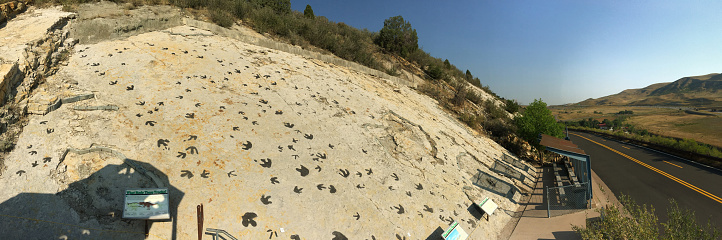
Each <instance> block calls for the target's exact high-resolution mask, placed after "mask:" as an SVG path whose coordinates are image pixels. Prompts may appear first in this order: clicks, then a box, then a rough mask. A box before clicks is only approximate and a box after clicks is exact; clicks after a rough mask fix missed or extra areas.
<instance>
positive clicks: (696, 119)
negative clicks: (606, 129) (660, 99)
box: [628, 113, 722, 147]
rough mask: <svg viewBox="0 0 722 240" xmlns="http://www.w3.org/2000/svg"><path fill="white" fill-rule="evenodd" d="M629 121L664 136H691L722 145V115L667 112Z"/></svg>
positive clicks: (697, 139)
mask: <svg viewBox="0 0 722 240" xmlns="http://www.w3.org/2000/svg"><path fill="white" fill-rule="evenodd" d="M628 122H629V123H631V124H634V125H635V126H639V127H641V128H644V129H647V130H648V131H650V132H652V133H656V134H660V135H664V136H670V137H677V138H689V139H694V140H695V141H697V142H702V143H706V144H710V145H714V146H717V147H722V137H720V136H722V117H718V116H701V115H693V114H684V113H682V114H677V113H675V114H667V115H647V116H637V117H632V118H630V119H629V120H628Z"/></svg>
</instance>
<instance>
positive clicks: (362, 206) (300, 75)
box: [0, 26, 534, 239]
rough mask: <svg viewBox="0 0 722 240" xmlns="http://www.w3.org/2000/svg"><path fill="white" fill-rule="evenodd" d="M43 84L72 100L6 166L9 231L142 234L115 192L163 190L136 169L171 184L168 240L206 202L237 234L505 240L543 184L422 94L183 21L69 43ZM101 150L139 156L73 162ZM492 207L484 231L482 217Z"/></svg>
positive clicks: (215, 218) (32, 130)
mask: <svg viewBox="0 0 722 240" xmlns="http://www.w3.org/2000/svg"><path fill="white" fill-rule="evenodd" d="M34 92H35V93H34V95H33V96H31V99H37V100H38V101H41V100H42V101H46V102H58V101H60V102H61V103H62V105H60V106H59V107H56V108H53V109H51V110H52V111H46V112H45V114H44V115H30V116H29V119H28V124H27V126H25V128H24V130H23V132H22V134H21V135H20V136H19V138H18V142H17V147H16V148H15V150H14V151H12V152H11V153H10V154H9V155H8V156H7V157H6V159H5V165H6V169H5V170H4V171H2V172H0V184H2V186H3V188H1V189H0V213H2V214H5V215H11V217H7V216H5V217H4V216H0V218H2V222H3V224H1V225H0V235H3V236H2V237H3V238H8V239H14V238H20V237H27V236H39V237H40V238H58V237H63V236H65V237H70V238H83V237H88V236H90V238H109V239H129V238H139V237H142V236H143V227H144V226H143V222H142V221H136V220H124V219H121V218H120V216H121V211H122V206H121V205H122V203H121V202H122V197H123V196H122V189H125V188H133V187H155V186H156V185H157V184H153V181H151V180H149V179H147V178H144V177H143V176H144V174H139V173H138V172H137V171H140V170H138V169H139V168H137V167H136V166H142V167H141V168H142V169H146V170H143V171H148V172H150V173H151V174H152V175H154V176H158V177H159V178H160V179H161V181H162V182H163V184H164V185H165V186H167V187H169V188H170V189H171V195H170V201H171V212H172V213H173V214H172V215H173V220H172V221H169V222H155V223H153V224H152V226H151V228H150V235H151V238H159V239H171V238H175V239H194V238H195V236H196V235H197V231H198V230H197V221H196V206H197V205H198V204H203V205H204V212H205V214H204V215H205V217H204V218H205V222H204V227H208V228H219V229H224V230H226V231H227V232H229V233H231V234H232V235H234V236H235V237H237V238H239V239H265V238H271V239H276V238H280V239H289V238H291V239H346V238H348V239H426V238H427V237H429V236H433V235H434V234H439V233H438V229H445V228H446V227H447V226H448V225H449V224H450V223H453V222H454V221H458V222H460V223H461V224H462V226H463V227H464V228H465V229H466V230H467V232H471V231H472V230H474V234H473V235H472V236H473V237H475V239H477V238H478V239H482V238H484V239H497V238H499V237H500V235H499V232H500V231H501V229H502V228H503V227H504V226H505V224H506V223H508V222H509V221H510V219H511V215H510V214H512V213H513V212H514V211H516V209H517V208H518V206H519V205H518V202H519V201H520V199H521V195H522V193H523V192H524V191H527V190H528V189H529V186H531V185H532V183H533V180H534V179H533V176H532V174H533V169H532V168H530V166H529V165H527V164H525V163H523V162H521V161H518V159H514V158H513V157H512V158H504V157H503V156H504V154H508V153H507V151H506V150H504V149H503V148H502V147H501V146H499V145H498V144H496V143H495V142H493V141H491V140H490V139H488V138H486V137H484V136H480V135H478V134H477V133H476V132H474V131H473V130H471V129H469V128H468V127H466V126H465V125H463V124H462V123H460V122H459V121H458V120H457V119H455V118H454V117H453V116H451V115H449V114H448V113H446V112H444V111H443V110H442V109H440V107H439V106H438V104H437V103H436V102H435V101H434V100H432V99H430V98H428V97H426V96H424V95H421V94H419V93H417V92H416V91H415V90H413V89H410V88H408V87H405V86H398V85H392V83H390V82H389V81H386V80H384V79H381V78H378V77H373V76H370V75H367V74H363V73H359V72H356V71H353V70H349V69H347V68H343V67H338V66H336V65H333V64H328V63H325V62H322V61H318V60H312V59H307V58H303V57H300V56H298V55H293V54H289V53H285V52H281V51H277V50H271V49H268V48H263V47H258V46H255V45H250V44H247V43H244V42H240V41H237V40H232V39H229V38H224V37H220V36H217V35H214V34H213V33H212V32H207V31H204V30H201V29H196V28H192V27H187V26H179V27H173V28H170V29H166V30H163V31H154V32H149V33H144V34H140V35H137V36H131V37H129V38H127V39H123V40H113V41H104V42H99V43H95V44H79V45H76V46H74V49H73V50H72V52H71V55H70V56H69V60H68V63H67V66H62V67H60V68H59V70H58V71H57V73H55V74H54V75H52V76H50V77H48V78H47V79H46V81H45V82H44V83H42V84H40V85H38V87H37V89H36V90H35V91H34ZM89 93H92V96H93V97H92V98H89V99H84V98H86V97H80V96H89V95H87V94H89ZM73 96H75V97H73ZM70 98H72V99H74V100H75V101H68V102H67V103H66V102H65V99H70ZM91 145H94V146H103V147H104V148H107V149H112V151H115V152H118V153H122V155H124V156H126V157H127V158H130V159H132V163H129V162H128V161H131V160H126V161H124V160H123V159H119V158H118V157H117V156H118V154H110V153H108V152H103V151H100V152H90V151H86V152H88V153H86V154H79V153H80V152H78V153H74V152H71V153H68V154H67V155H64V154H63V153H64V152H65V151H66V149H68V148H77V149H82V148H87V147H89V146H91ZM83 153H85V152H83ZM484 197H489V198H491V199H492V200H494V201H495V202H496V203H498V205H499V207H500V209H499V210H497V212H495V213H494V215H493V216H491V217H490V221H487V220H485V219H484V220H480V219H479V218H478V217H479V216H478V213H477V212H475V210H474V209H473V208H471V206H472V204H473V202H479V201H481V200H482V199H483V198H484ZM19 217H23V218H19ZM27 218H32V219H40V220H44V222H37V221H31V220H28V219H27ZM54 223H63V224H54ZM18 229H22V231H18ZM269 236H270V237H269ZM205 238H206V239H210V236H208V235H205Z"/></svg>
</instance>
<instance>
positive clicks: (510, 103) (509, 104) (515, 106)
mask: <svg viewBox="0 0 722 240" xmlns="http://www.w3.org/2000/svg"><path fill="white" fill-rule="evenodd" d="M504 110H506V111H507V112H509V113H511V114H514V113H516V112H518V111H519V103H518V102H517V101H516V100H513V99H506V100H505V101H504Z"/></svg>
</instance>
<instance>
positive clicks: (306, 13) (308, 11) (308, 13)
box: [303, 4, 316, 19]
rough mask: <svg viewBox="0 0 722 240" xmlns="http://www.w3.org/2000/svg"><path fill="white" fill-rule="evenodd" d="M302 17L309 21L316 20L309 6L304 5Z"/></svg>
mask: <svg viewBox="0 0 722 240" xmlns="http://www.w3.org/2000/svg"><path fill="white" fill-rule="evenodd" d="M303 16H304V17H306V18H310V19H314V18H316V15H314V14H313V9H312V8H311V5H308V4H306V9H304V10H303Z"/></svg>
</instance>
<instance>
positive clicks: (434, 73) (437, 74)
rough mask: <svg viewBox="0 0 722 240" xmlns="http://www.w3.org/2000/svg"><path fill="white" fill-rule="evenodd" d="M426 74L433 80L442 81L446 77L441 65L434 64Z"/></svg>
mask: <svg viewBox="0 0 722 240" xmlns="http://www.w3.org/2000/svg"><path fill="white" fill-rule="evenodd" d="M426 74H428V75H429V77H430V78H431V79H441V77H443V75H444V71H443V70H442V69H441V67H440V66H439V65H437V64H432V65H431V66H429V68H428V69H426Z"/></svg>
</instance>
